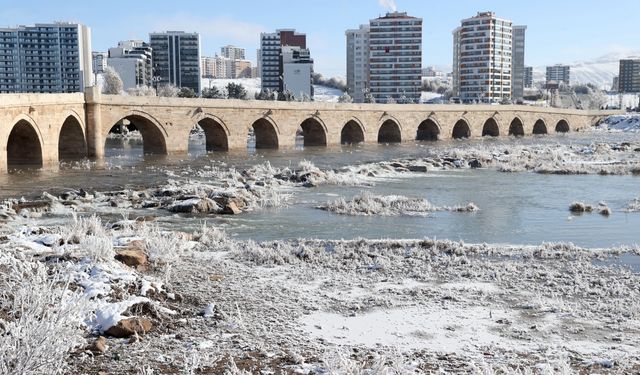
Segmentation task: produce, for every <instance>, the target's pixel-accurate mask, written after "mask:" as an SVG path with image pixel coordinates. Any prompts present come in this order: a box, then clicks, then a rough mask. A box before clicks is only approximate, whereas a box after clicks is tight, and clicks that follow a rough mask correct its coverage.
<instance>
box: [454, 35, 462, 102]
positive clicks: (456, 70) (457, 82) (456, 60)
mask: <svg viewBox="0 0 640 375" xmlns="http://www.w3.org/2000/svg"><path fill="white" fill-rule="evenodd" d="M461 30H462V28H461V27H456V28H455V29H454V30H453V32H452V34H453V64H452V65H451V66H452V70H451V88H452V89H453V95H454V96H456V97H459V96H460V35H461V32H460V31H461Z"/></svg>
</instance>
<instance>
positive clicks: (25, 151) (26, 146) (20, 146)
mask: <svg viewBox="0 0 640 375" xmlns="http://www.w3.org/2000/svg"><path fill="white" fill-rule="evenodd" d="M12 124H13V125H12V126H11V131H10V132H9V136H8V137H7V140H6V143H5V144H6V150H7V169H12V168H21V167H36V168H42V166H43V156H42V148H43V147H42V146H43V144H42V134H41V133H40V129H39V128H38V125H37V124H36V122H35V121H34V120H33V119H32V118H31V117H29V116H27V115H20V116H18V117H17V118H15V119H14V120H13V121H12Z"/></svg>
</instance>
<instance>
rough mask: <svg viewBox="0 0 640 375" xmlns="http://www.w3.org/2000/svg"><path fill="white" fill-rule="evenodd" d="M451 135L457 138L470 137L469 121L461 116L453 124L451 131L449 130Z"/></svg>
mask: <svg viewBox="0 0 640 375" xmlns="http://www.w3.org/2000/svg"><path fill="white" fill-rule="evenodd" d="M451 137H452V138H454V139H459V138H470V137H471V127H470V126H469V122H468V121H467V120H466V119H464V118H461V119H459V120H458V121H457V122H456V124H455V125H454V126H453V131H452V132H451Z"/></svg>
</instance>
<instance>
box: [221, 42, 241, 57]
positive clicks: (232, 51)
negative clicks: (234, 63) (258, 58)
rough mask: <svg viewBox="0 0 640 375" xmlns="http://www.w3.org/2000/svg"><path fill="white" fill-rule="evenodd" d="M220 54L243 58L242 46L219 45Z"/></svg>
mask: <svg viewBox="0 0 640 375" xmlns="http://www.w3.org/2000/svg"><path fill="white" fill-rule="evenodd" d="M220 55H221V56H223V57H226V58H228V59H232V60H244V59H245V57H244V48H240V47H236V46H232V45H227V46H224V47H220Z"/></svg>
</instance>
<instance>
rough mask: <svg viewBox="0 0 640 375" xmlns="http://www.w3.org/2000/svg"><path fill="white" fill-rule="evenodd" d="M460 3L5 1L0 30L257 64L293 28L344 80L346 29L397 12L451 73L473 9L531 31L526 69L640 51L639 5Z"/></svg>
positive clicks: (427, 59)
mask: <svg viewBox="0 0 640 375" xmlns="http://www.w3.org/2000/svg"><path fill="white" fill-rule="evenodd" d="M478 3H479V2H477V1H472V0H461V1H457V2H450V3H437V4H434V3H431V2H424V1H418V0H411V1H409V0H397V1H395V2H394V1H392V0H358V1H346V0H341V1H338V0H336V1H325V2H306V3H301V2H299V1H298V2H294V1H291V0H280V1H277V2H275V5H274V3H266V2H253V1H247V2H246V4H244V5H243V6H239V4H238V3H229V2H221V3H219V2H215V3H210V2H206V1H204V0H194V1H189V2H175V1H163V0H160V1H155V2H153V3H152V4H151V3H143V2H130V1H127V2H125V1H122V0H114V1H112V2H111V3H110V4H109V6H100V5H99V4H98V3H92V2H83V1H79V0H69V1H66V2H65V3H64V4H60V3H58V2H48V1H38V0H23V1H20V2H11V3H9V2H8V1H6V0H5V1H3V4H2V8H3V11H2V13H0V27H14V26H17V25H22V24H26V25H30V24H35V23H50V22H53V21H74V22H80V23H83V24H85V25H87V26H89V27H90V28H91V31H92V49H93V51H106V50H108V48H109V47H112V46H114V45H115V44H117V42H118V41H120V40H129V39H142V40H146V41H148V39H149V33H152V32H162V31H174V30H180V31H185V32H198V33H200V34H201V41H202V50H201V54H202V55H203V56H208V55H214V54H216V53H219V51H220V47H222V46H225V45H228V44H231V45H235V46H238V47H242V48H245V49H246V54H247V56H246V57H247V59H248V60H251V61H252V63H253V64H254V65H255V64H256V53H255V51H256V49H257V48H258V47H259V44H260V33H261V32H268V31H272V30H275V29H281V28H292V29H296V30H298V31H299V32H302V33H305V34H307V38H308V48H309V49H310V51H311V54H312V56H313V58H314V60H315V64H314V69H315V71H316V72H318V73H321V74H323V75H325V76H329V77H330V76H342V77H344V76H345V74H346V72H345V71H346V47H345V46H346V40H345V30H347V29H354V28H357V27H358V26H359V25H360V24H366V23H368V22H369V20H370V19H373V18H376V17H378V16H380V15H384V14H385V13H386V12H388V11H390V10H392V9H391V8H392V7H393V6H394V5H395V6H396V8H397V10H399V11H406V12H408V14H410V15H413V16H416V17H421V18H423V20H424V23H423V46H422V49H423V64H422V65H423V66H424V67H426V66H436V67H439V68H441V69H445V68H446V69H450V67H451V64H452V57H451V56H452V35H451V32H452V30H453V29H454V28H455V27H457V26H458V25H459V23H460V20H461V19H464V18H468V17H471V16H473V15H475V14H476V13H477V12H479V11H493V12H495V13H496V15H497V16H499V17H501V18H506V19H510V20H512V21H513V22H514V23H515V24H518V25H526V26H527V46H526V48H527V49H526V61H525V63H526V65H528V66H535V67H540V66H545V65H554V64H557V63H563V64H570V63H573V62H575V61H580V60H593V59H596V58H598V57H600V56H602V55H606V54H611V53H615V54H619V55H620V56H621V57H625V56H627V55H628V56H631V55H633V54H636V53H637V51H640V44H639V43H638V41H637V31H636V30H635V27H636V24H635V22H634V17H635V15H636V14H638V13H639V11H640V3H638V2H636V1H631V0H627V1H620V2H616V4H612V3H610V2H602V1H596V0H586V1H581V2H579V3H573V2H571V3H569V2H555V1H551V0H542V1H538V2H536V3H535V5H533V3H531V4H526V3H520V2H513V1H505V0H492V1H483V2H482V4H478Z"/></svg>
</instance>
